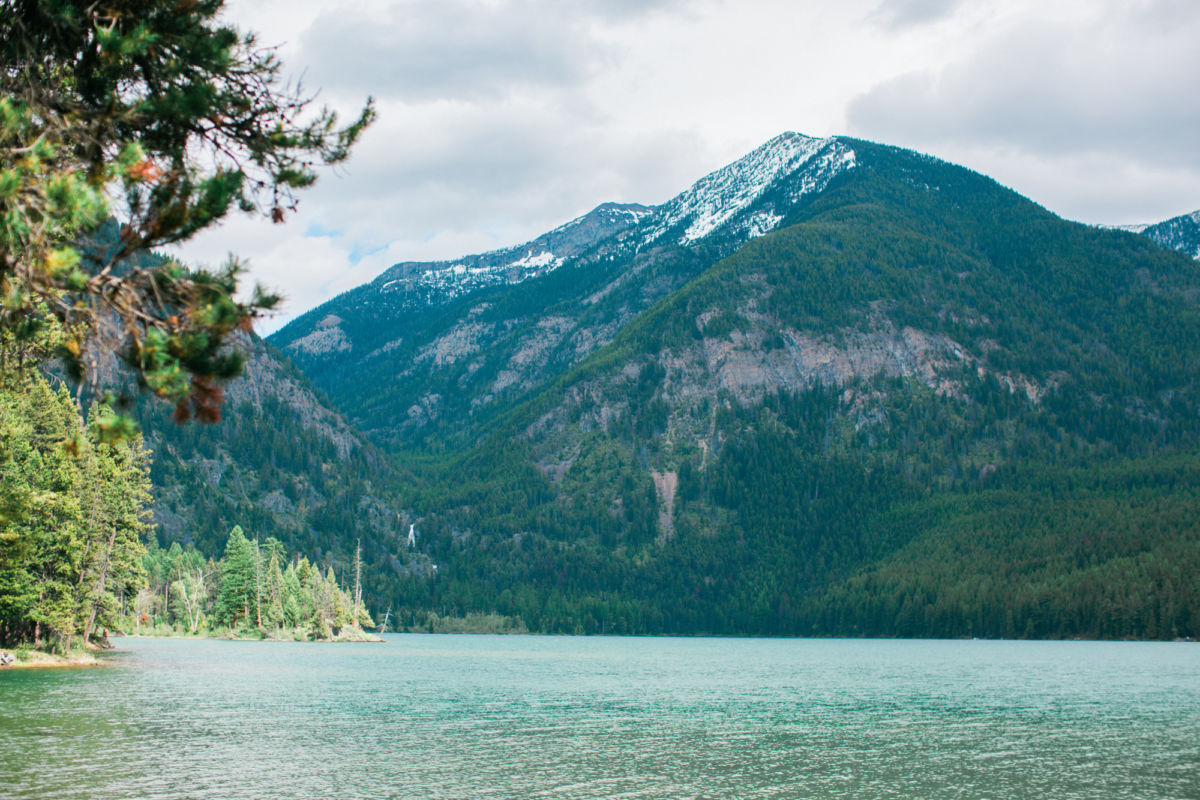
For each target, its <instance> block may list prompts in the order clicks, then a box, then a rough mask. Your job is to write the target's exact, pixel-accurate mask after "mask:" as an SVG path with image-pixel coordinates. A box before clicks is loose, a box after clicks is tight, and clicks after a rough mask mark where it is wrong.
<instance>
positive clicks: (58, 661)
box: [0, 650, 106, 671]
mask: <svg viewBox="0 0 1200 800" xmlns="http://www.w3.org/2000/svg"><path fill="white" fill-rule="evenodd" d="M5 652H9V653H12V654H13V655H15V656H16V657H17V660H16V661H15V662H14V663H12V664H9V665H7V666H4V667H0V671H3V670H8V669H64V668H74V667H102V666H106V665H105V663H104V662H103V661H101V660H100V659H99V658H96V655H95V653H91V652H88V651H75V652H71V653H68V654H67V655H65V656H60V655H56V654H54V653H47V652H45V651H44V650H7V651H5Z"/></svg>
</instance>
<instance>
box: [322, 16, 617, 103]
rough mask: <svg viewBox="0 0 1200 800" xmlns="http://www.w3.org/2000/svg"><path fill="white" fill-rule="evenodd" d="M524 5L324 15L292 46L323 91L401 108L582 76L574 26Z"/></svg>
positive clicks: (578, 26) (588, 54) (586, 69)
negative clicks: (385, 100) (362, 95)
mask: <svg viewBox="0 0 1200 800" xmlns="http://www.w3.org/2000/svg"><path fill="white" fill-rule="evenodd" d="M544 5H546V4H538V3H532V2H512V3H506V4H499V5H480V4H478V3H472V2H469V0H437V2H423V3H414V4H394V5H392V6H391V7H390V8H389V9H388V11H387V12H385V13H384V14H371V15H367V14H366V13H363V12H358V13H355V12H354V11H350V12H339V13H337V14H324V15H322V16H321V17H319V18H318V19H317V21H316V22H315V23H314V24H313V26H312V27H311V28H310V29H309V30H308V31H307V33H305V35H304V36H303V38H302V40H301V47H302V54H301V58H302V59H303V61H304V63H308V64H310V65H311V68H312V71H313V72H314V73H315V74H316V76H317V77H318V79H319V81H320V82H321V84H322V85H324V86H329V87H332V88H335V89H336V88H342V87H350V88H354V89H357V90H359V91H361V90H363V89H364V88H365V89H366V90H368V91H370V92H371V93H373V94H375V95H377V96H383V97H396V98H400V99H406V100H434V99H458V100H464V99H465V100H473V99H479V98H484V97H490V96H496V95H504V94H508V93H509V92H510V91H512V90H513V89H516V88H519V87H522V86H569V85H572V84H576V83H578V82H579V81H580V80H582V79H583V78H584V77H586V76H587V75H588V74H589V73H590V71H591V69H592V67H593V65H594V64H595V63H596V60H597V58H598V55H599V53H598V45H597V44H596V43H595V42H594V41H593V40H592V39H591V38H590V37H589V36H588V34H587V31H586V30H585V28H584V26H583V25H582V23H581V20H580V18H578V17H576V16H574V15H571V14H566V13H563V12H564V11H565V9H562V8H557V7H554V6H547V7H545V8H543V6H544Z"/></svg>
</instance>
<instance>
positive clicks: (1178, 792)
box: [0, 634, 1200, 800]
mask: <svg viewBox="0 0 1200 800" xmlns="http://www.w3.org/2000/svg"><path fill="white" fill-rule="evenodd" d="M114 642H115V643H116V644H117V645H118V647H119V648H120V649H119V651H118V652H115V653H113V654H112V655H111V656H109V660H110V661H111V664H112V666H110V667H108V668H93V669H72V670H43V671H35V670H25V671H18V670H8V671H3V672H0V796H3V797H5V798H11V800H33V799H34V798H36V799H37V800H42V799H43V798H45V799H47V800H49V799H50V798H56V799H59V798H87V800H105V799H107V798H147V799H149V798H220V800H234V799H236V798H297V799H300V798H303V800H334V798H337V799H339V800H346V799H347V798H462V799H463V800H466V799H467V798H514V799H516V798H521V799H522V800H524V799H525V798H657V799H659V800H662V799H664V798H713V799H714V800H718V799H719V800H724V799H725V798H1056V799H1057V800H1065V799H1066V798H1088V800H1093V799H1094V798H1109V799H1110V800H1113V799H1115V798H1138V799H1139V800H1147V799H1148V798H1200V644H1195V643H1124V642H994V641H891V640H888V641H880V640H819V639H818V640H814V639H679V638H575V637H552V636H450V635H442V636H435V635H408V634H405V635H390V636H388V637H387V639H386V641H385V642H384V643H382V644H303V643H297V644H289V643H266V642H263V643H258V642H253V643H252V642H223V641H195V640H175V639H115V640H114Z"/></svg>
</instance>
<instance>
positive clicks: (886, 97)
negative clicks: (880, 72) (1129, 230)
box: [848, 2, 1200, 220]
mask: <svg viewBox="0 0 1200 800" xmlns="http://www.w3.org/2000/svg"><path fill="white" fill-rule="evenodd" d="M1189 7H1190V8H1191V9H1192V12H1191V13H1184V8H1183V6H1182V5H1181V4H1180V3H1176V2H1144V3H1135V4H1130V3H1107V4H1104V3H1096V4H1094V6H1093V7H1092V8H1091V10H1090V13H1081V14H1078V15H1075V16H1073V17H1070V18H1065V19H1064V18H1041V17H1040V16H1039V15H1022V16H1020V17H1018V18H1017V19H1015V20H1011V21H1010V22H1009V24H1007V25H1004V26H1000V27H999V28H998V29H997V30H994V31H992V32H990V34H989V35H987V36H985V37H982V38H981V41H979V43H978V46H977V47H976V48H975V49H974V50H973V51H971V52H970V53H969V54H968V55H967V56H966V57H964V58H962V59H960V60H957V61H954V62H952V63H949V64H946V65H944V66H940V67H937V68H933V69H926V70H921V71H915V72H910V73H908V74H906V75H902V76H899V77H896V78H893V79H891V80H888V81H884V82H882V83H880V84H878V85H877V86H875V87H873V88H872V89H870V90H869V91H867V92H865V93H863V94H861V95H859V96H858V97H856V98H855V99H854V100H853V101H851V103H850V104H849V107H848V120H849V123H850V127H851V129H852V130H854V131H855V132H857V133H860V134H863V135H866V136H869V137H870V138H874V139H879V140H883V141H887V142H889V143H894V144H902V145H908V146H914V147H917V148H920V149H926V150H930V151H934V152H936V153H937V154H938V155H942V156H943V157H948V158H952V159H954V158H957V157H958V156H959V155H960V154H963V153H972V154H974V160H973V161H972V162H969V163H970V165H971V166H973V167H976V168H978V169H985V167H984V166H983V164H984V163H986V164H987V165H988V167H987V171H989V172H990V173H991V174H993V175H994V176H995V177H997V178H999V179H1001V180H1004V179H1005V177H1006V176H1017V175H1022V174H1025V179H1024V180H1023V181H1022V182H1021V183H1020V184H1018V185H1017V186H1016V188H1017V189H1018V190H1020V191H1022V192H1025V193H1028V194H1031V195H1032V196H1033V198H1034V199H1035V200H1038V201H1039V202H1042V203H1044V204H1047V205H1049V206H1050V207H1051V208H1053V209H1054V210H1056V211H1059V212H1061V213H1064V214H1066V215H1068V216H1074V217H1078V218H1086V219H1094V218H1096V217H1101V218H1105V219H1108V220H1111V219H1112V218H1114V217H1116V215H1118V214H1119V213H1121V212H1123V211H1125V212H1128V211H1132V210H1134V207H1135V206H1136V207H1137V208H1141V209H1143V211H1144V214H1143V216H1144V215H1146V214H1149V213H1154V212H1155V211H1157V212H1161V210H1162V207H1163V200H1165V199H1166V198H1167V197H1168V196H1171V197H1172V198H1173V199H1175V200H1179V199H1180V197H1179V196H1180V194H1184V195H1186V192H1185V191H1184V192H1181V191H1180V186H1179V183H1180V182H1181V181H1180V178H1181V177H1184V182H1186V183H1190V184H1191V186H1192V187H1193V189H1192V194H1191V202H1192V203H1193V204H1194V203H1197V202H1200V148H1197V146H1196V143H1197V142H1200V94H1198V93H1197V92H1196V90H1195V88H1194V86H1192V84H1194V83H1195V80H1196V77H1195V76H1197V75H1200V48H1197V47H1196V46H1195V42H1196V41H1197V40H1198V39H1200V10H1198V7H1197V6H1195V4H1191V5H1190V6H1189ZM1035 163H1036V164H1037V169H1036V170H1030V169H1029V165H1031V164H1035ZM1082 164H1087V165H1089V167H1088V169H1081V168H1080V165H1082ZM1090 169H1103V170H1104V172H1101V173H1098V174H1093V173H1092V172H1091V171H1090ZM1135 197H1140V198H1142V202H1143V203H1144V205H1143V204H1141V203H1138V204H1135V203H1131V202H1130V201H1131V199H1132V198H1135ZM1156 197H1158V198H1159V201H1158V202H1154V200H1155V198H1156ZM1183 202H1187V200H1186V199H1184V200H1183ZM1185 208H1186V206H1185ZM1185 208H1176V209H1175V212H1173V213H1178V212H1179V211H1183V210H1185ZM1152 210H1153V211H1152Z"/></svg>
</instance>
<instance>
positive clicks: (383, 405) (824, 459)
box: [271, 134, 1200, 638]
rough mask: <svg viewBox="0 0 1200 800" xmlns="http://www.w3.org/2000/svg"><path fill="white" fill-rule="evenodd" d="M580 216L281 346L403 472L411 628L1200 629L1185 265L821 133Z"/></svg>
mask: <svg viewBox="0 0 1200 800" xmlns="http://www.w3.org/2000/svg"><path fill="white" fill-rule="evenodd" d="M601 208H604V207H601ZM593 213H596V212H593ZM581 219H587V217H584V218H581ZM571 225H572V223H569V224H568V226H564V227H568V228H569V227H571ZM591 231H592V232H593V234H594V235H588V236H581V237H579V239H578V240H577V246H576V249H574V250H573V251H572V252H570V253H569V254H568V253H567V252H565V251H563V250H560V249H555V248H554V247H553V246H551V245H550V244H547V243H542V244H538V245H535V243H530V244H529V245H523V246H521V247H518V248H513V249H510V250H508V251H502V254H493V255H491V256H477V257H471V258H469V259H461V260H459V261H458V262H453V263H449V262H448V263H445V264H441V265H398V266H397V267H395V268H393V269H392V270H389V272H388V273H385V275H384V276H381V278H380V279H378V280H376V281H375V282H373V283H372V284H369V285H368V286H365V287H361V288H360V289H357V290H354V291H352V292H349V293H347V294H345V295H343V296H341V297H339V298H336V299H334V300H333V301H330V302H329V303H327V304H325V305H323V306H321V307H320V308H318V309H316V310H314V311H313V312H311V313H310V314H307V315H305V316H304V317H302V318H300V319H298V320H296V321H295V322H293V323H292V324H291V325H289V326H287V327H286V328H284V329H283V330H281V331H280V332H278V333H277V334H275V336H273V337H272V339H271V341H272V343H273V344H275V345H277V346H279V347H280V348H281V349H282V350H284V351H285V352H287V353H288V354H289V355H291V356H292V357H294V358H295V359H296V361H297V363H298V364H299V366H300V367H301V368H302V369H303V370H304V371H305V372H306V373H307V374H308V375H309V376H310V377H311V379H312V380H313V382H314V383H315V384H316V385H317V386H319V387H321V389H322V390H323V391H324V392H326V393H327V394H328V395H329V396H330V397H331V398H332V400H333V402H335V403H336V404H337V405H338V406H339V407H340V408H342V409H344V410H345V412H346V413H347V416H348V418H349V419H350V420H351V422H352V423H353V424H355V425H357V426H360V429H361V430H363V431H364V433H365V435H366V436H367V437H368V438H370V439H371V440H372V441H374V442H376V443H377V444H378V445H379V446H380V447H381V449H383V450H385V451H387V452H388V453H389V454H390V455H392V456H394V458H395V459H396V463H398V464H400V465H402V468H403V469H404V470H405V471H406V480H405V481H403V482H401V485H400V486H398V488H397V492H398V493H399V495H400V497H401V500H400V505H401V506H402V507H404V508H406V509H411V514H412V517H413V518H414V519H415V521H416V527H417V530H418V537H417V545H416V547H415V550H414V552H417V553H420V554H423V555H425V556H427V557H428V558H429V559H430V560H431V561H432V562H434V563H436V564H437V565H438V567H439V569H438V571H437V577H436V579H429V578H415V577H414V578H403V579H399V580H398V581H397V582H396V583H395V584H394V585H395V587H396V588H395V591H394V593H393V594H391V595H389V598H390V599H391V600H392V602H393V603H394V604H395V607H397V608H400V609H401V610H402V616H401V619H402V620H407V622H408V624H417V625H421V624H424V622H423V620H426V619H427V618H428V615H429V614H431V613H435V614H440V615H446V614H450V615H457V616H462V615H468V614H476V613H495V614H499V615H502V616H504V617H507V618H512V619H519V620H520V622H521V623H522V624H524V625H526V626H528V627H529V628H530V629H532V630H542V631H566V632H571V631H579V632H626V633H645V632H673V633H742V634H744V633H772V634H778V633H787V634H796V633H808V634H812V633H817V634H826V635H829V634H832V635H863V634H870V635H926V636H928V635H939V636H964V635H976V636H1100V637H1124V636H1139V637H1146V636H1148V637H1155V638H1163V637H1166V638H1170V637H1174V636H1196V635H1200V591H1198V589H1197V587H1196V586H1195V582H1194V581H1192V580H1191V579H1190V578H1189V577H1188V576H1190V575H1194V574H1196V571H1197V569H1200V527H1198V526H1197V524H1196V523H1195V522H1194V520H1196V519H1200V515H1198V513H1197V512H1200V458H1198V456H1197V454H1198V453H1200V448H1198V446H1200V385H1198V384H1197V381H1196V375H1197V374H1200V373H1198V372H1197V367H1200V315H1198V314H1197V312H1196V310H1195V298H1196V297H1197V295H1198V293H1200V265H1198V264H1197V263H1196V262H1195V261H1191V260H1189V259H1187V258H1185V257H1183V256H1182V255H1177V254H1173V253H1170V252H1167V251H1165V250H1163V249H1161V248H1160V247H1158V246H1157V245H1156V244H1154V243H1153V242H1151V241H1148V240H1147V239H1146V238H1145V236H1140V235H1135V234H1133V233H1131V232H1127V231H1120V230H1100V229H1096V228H1092V227H1089V226H1084V225H1079V224H1075V223H1071V222H1067V221H1064V220H1062V219H1060V218H1058V217H1056V216H1054V215H1053V214H1050V213H1049V212H1047V211H1046V210H1045V209H1043V208H1041V207H1039V206H1038V205H1036V204H1035V203H1033V202H1032V201H1030V200H1028V199H1026V198H1024V197H1021V196H1020V195H1018V194H1016V193H1015V192H1012V191H1011V190H1009V189H1006V188H1004V187H1002V186H1000V185H998V184H996V183H995V182H994V181H992V180H990V179H988V178H986V177H985V176H981V175H978V174H976V173H973V172H971V171H969V170H966V169H963V168H961V167H958V166H955V165H952V164H947V163H945V162H941V161H938V160H937V159H933V158H930V157H928V156H923V155H920V154H917V153H913V152H910V151H905V150H900V149H897V148H891V147H887V146H883V145H878V144H873V143H869V142H864V141H860V140H855V139H849V138H845V137H834V138H830V139H811V138H808V137H803V136H800V135H798V134H784V135H782V136H780V137H777V138H776V139H773V140H771V141H770V142H768V143H766V144H764V145H763V146H762V147H760V148H758V149H757V150H755V151H754V152H752V153H750V154H748V155H747V156H746V157H745V158H743V159H740V160H739V161H737V162H734V163H733V164H731V165H729V166H727V167H725V168H722V169H720V170H717V171H716V172H714V173H711V174H710V175H708V176H706V177H705V178H702V179H701V180H700V181H698V182H697V183H696V184H695V185H694V186H692V187H691V188H690V189H688V190H687V191H685V192H683V193H682V194H680V195H679V196H678V197H676V198H674V199H672V200H671V201H669V202H668V203H665V204H663V205H661V206H657V207H652V208H646V207H637V208H636V209H635V213H631V214H629V215H626V216H625V217H624V218H622V219H620V220H618V222H617V223H616V224H611V225H606V224H597V225H595V226H593V227H592V228H591ZM543 238H544V237H543ZM539 241H541V240H535V242H539ZM545 254H550V255H545ZM488 258H490V261H484V260H483V259H488ZM526 258H528V259H529V260H530V261H533V260H538V261H541V262H542V263H540V264H539V265H538V266H537V267H536V268H535V269H534V270H531V271H521V270H518V271H515V272H514V271H512V265H513V264H514V263H515V262H517V261H521V260H522V259H526ZM455 264H459V265H462V266H463V270H462V274H464V275H466V274H470V269H472V268H478V269H479V270H480V272H479V274H481V275H482V274H486V275H488V278H487V280H486V282H485V284H478V285H476V284H470V285H468V284H466V283H464V284H462V285H461V286H458V288H450V287H445V286H443V285H442V284H440V283H438V282H437V281H432V280H430V282H429V284H428V285H429V286H430V287H434V286H437V287H438V288H437V289H436V291H434V290H433V289H432V288H430V289H427V290H423V291H425V292H426V294H425V295H422V296H421V297H417V298H416V299H414V297H413V295H412V294H411V293H409V294H406V293H405V292H404V291H401V290H400V289H399V288H397V287H399V286H401V284H398V283H394V281H397V280H400V277H401V276H404V275H409V276H414V275H415V276H418V277H419V276H420V275H426V274H429V275H446V274H448V273H446V270H447V269H450V268H452V267H453V266H454V265H455ZM497 265H500V266H499V267H498V266H497ZM485 267H486V269H484V268H485ZM414 280H415V279H414ZM410 285H414V286H415V285H416V283H412V282H411V281H410ZM316 342H336V343H337V344H336V349H334V348H332V347H329V348H326V347H322V346H316V347H314V346H313V344H314V343H316Z"/></svg>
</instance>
